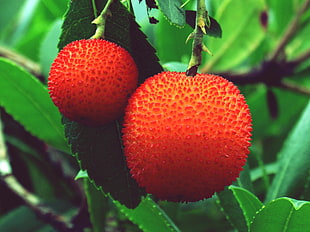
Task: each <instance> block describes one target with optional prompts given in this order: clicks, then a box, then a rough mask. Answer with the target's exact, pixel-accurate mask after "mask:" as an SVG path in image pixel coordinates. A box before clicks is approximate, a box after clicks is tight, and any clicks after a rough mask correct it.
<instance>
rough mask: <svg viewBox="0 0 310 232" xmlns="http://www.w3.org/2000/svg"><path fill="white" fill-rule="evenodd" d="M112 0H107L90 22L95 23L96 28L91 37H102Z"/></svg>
mask: <svg viewBox="0 0 310 232" xmlns="http://www.w3.org/2000/svg"><path fill="white" fill-rule="evenodd" d="M113 1H114V0H108V1H107V3H106V5H105V6H104V8H103V10H102V11H101V13H100V15H99V16H98V17H97V18H95V19H94V20H93V21H92V23H93V24H96V25H97V30H96V32H95V34H94V35H93V36H92V37H91V39H100V38H102V39H103V38H104V31H105V23H106V19H107V17H108V16H110V15H111V12H110V11H109V7H110V5H111V4H112V3H113Z"/></svg>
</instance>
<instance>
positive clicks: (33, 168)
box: [0, 0, 310, 232]
mask: <svg viewBox="0 0 310 232" xmlns="http://www.w3.org/2000/svg"><path fill="white" fill-rule="evenodd" d="M128 2H129V3H130V4H129V7H128V9H130V8H131V7H130V6H131V4H132V5H133V6H134V13H135V17H136V20H137V21H139V23H140V24H141V26H142V27H141V29H140V28H139V26H138V24H137V23H136V21H135V18H134V16H133V14H131V13H130V12H129V11H128V9H127V8H126V7H125V6H124V5H122V4H121V3H120V2H119V1H114V3H113V4H112V5H111V8H110V10H111V14H112V16H110V17H109V18H108V20H107V25H106V32H105V36H106V38H107V39H109V40H111V41H113V42H116V43H118V44H120V45H121V46H123V47H125V48H126V49H127V50H128V51H130V53H131V54H132V55H133V57H134V59H135V61H136V62H137V64H138V67H139V71H140V76H139V82H140V83H142V82H143V81H144V80H145V78H147V77H149V76H151V75H153V74H155V73H158V72H160V71H161V70H162V67H164V68H167V69H169V70H172V71H185V70H186V66H187V62H188V60H189V56H190V49H191V47H190V46H189V45H186V44H185V43H184V42H185V40H186V38H187V36H188V34H189V33H190V32H191V31H192V27H194V25H195V11H194V10H195V5H196V1H190V2H189V4H188V5H187V6H186V7H184V8H180V6H181V5H182V3H183V2H181V1H180V0H169V1H167V0H145V1H143V0H139V1H132V2H130V1H127V3H128ZM307 2H309V1H307V0H296V1H290V0H286V1H282V2H281V3H280V2H278V1H277V0H267V1H263V0H260V1H257V0H250V1H248V2H247V4H244V1H242V0H234V1H232V0H225V1H221V2H219V1H216V0H210V1H208V10H209V14H210V15H212V16H213V17H214V18H215V19H216V21H215V20H214V19H213V18H211V28H210V30H209V31H208V35H210V36H211V37H207V38H206V41H205V42H206V43H207V46H208V48H209V49H210V50H211V51H212V52H213V54H214V55H213V56H208V55H207V56H205V59H204V63H203V65H202V67H201V71H203V72H213V73H219V72H220V73H235V72H244V71H248V70H252V69H253V68H254V67H256V66H257V65H260V64H262V63H264V62H265V61H266V60H265V57H268V56H269V55H270V54H272V53H273V51H274V50H275V49H276V48H277V46H278V44H279V43H281V39H282V38H283V35H284V34H285V31H286V28H289V26H290V25H291V22H292V21H293V20H294V17H295V15H296V12H297V11H298V9H299V8H300V7H301V6H302V5H303V4H306V3H307ZM23 3H24V5H23V4H22V5H21V4H20V0H13V1H10V4H11V5H3V7H2V9H1V12H2V11H3V14H1V15H2V16H1V17H3V18H4V19H5V20H0V39H1V44H4V45H5V46H6V47H9V48H12V49H14V50H16V51H17V52H18V53H20V54H22V55H23V56H25V57H26V59H27V61H28V59H32V60H34V61H36V62H38V63H39V64H40V67H41V69H42V72H43V74H42V76H43V78H41V81H39V80H38V79H37V77H35V76H33V75H32V74H31V73H30V72H29V70H25V69H24V68H22V67H20V66H25V65H24V63H22V62H21V63H18V64H16V63H14V62H12V61H10V60H9V59H8V58H0V88H1V91H0V106H1V107H3V108H4V110H5V112H6V113H8V114H9V115H8V114H6V113H4V111H3V110H2V114H1V119H2V120H3V122H4V133H5V137H6V141H7V146H8V147H9V149H8V153H9V155H10V157H11V159H12V166H13V173H14V175H16V176H22V177H23V178H20V181H21V182H22V183H24V184H25V185H26V186H27V187H28V188H29V189H30V190H31V191H32V192H33V193H35V194H36V195H38V196H39V197H41V198H42V199H43V200H44V202H48V204H49V205H50V207H52V208H53V209H54V210H56V211H57V212H59V213H61V214H63V215H65V216H66V217H69V218H70V217H72V214H74V213H76V212H77V211H79V212H80V214H79V215H78V216H79V217H83V218H84V221H86V222H84V224H85V225H83V226H84V227H92V228H93V230H94V231H103V230H104V229H105V228H106V227H107V226H108V227H112V228H115V227H117V226H119V227H125V228H127V229H129V228H130V229H131V230H134V231H136V230H139V229H138V228H137V227H133V226H132V225H131V224H130V223H129V222H128V221H125V220H124V219H122V216H121V215H125V216H126V218H127V219H129V220H130V221H132V222H133V223H135V224H136V225H138V227H139V228H140V229H142V230H144V231H179V229H178V228H177V226H178V227H179V228H180V229H181V231H214V230H216V231H226V230H227V231H228V230H230V229H231V228H232V227H233V228H235V229H237V230H238V231H255V232H256V231H267V230H268V231H275V232H276V231H283V230H284V231H296V230H298V229H299V228H303V229H304V231H307V228H310V226H309V222H308V220H307V219H308V218H309V215H310V206H309V204H310V203H309V199H310V195H309V194H310V192H309V175H310V172H309V167H310V162H309V159H308V155H309V153H310V147H309V144H310V141H309V140H310V139H309V136H308V134H309V132H310V126H309V125H310V123H309V117H310V102H309V98H308V97H307V96H304V95H300V94H298V93H294V92H291V91H290V90H284V89H279V88H275V87H272V91H273V92H274V95H273V97H275V98H274V99H273V101H276V102H277V108H278V111H279V114H278V116H277V118H276V119H272V118H271V117H270V116H269V114H268V113H269V112H268V107H267V106H268V100H267V101H266V100H265V97H266V96H267V93H268V92H269V91H270V89H271V87H270V86H268V85H266V84H264V83H263V84H260V83H258V84H255V85H253V84H251V85H245V86H241V87H240V88H241V90H242V92H243V93H244V94H245V96H246V99H247V102H248V104H249V106H250V109H251V113H252V116H253V141H252V144H253V145H252V148H251V154H250V156H249V160H248V165H247V166H246V168H245V169H244V171H243V172H242V173H241V176H240V178H239V179H238V181H237V182H236V183H234V184H233V185H232V186H230V187H229V188H227V189H225V190H224V191H223V192H221V193H218V194H217V195H216V196H214V197H213V198H211V199H207V200H204V201H200V202H197V203H191V204H178V203H169V202H161V201H159V202H157V203H155V202H154V200H152V198H151V197H150V196H146V195H145V192H144V190H143V189H141V188H139V187H138V186H137V184H136V183H135V181H134V180H133V179H132V178H131V177H130V175H129V172H128V169H127V167H126V165H125V162H124V156H123V151H122V144H121V139H120V136H121V135H120V127H121V119H120V120H118V121H115V122H114V123H112V124H110V125H106V126H104V127H99V128H89V127H85V126H83V125H80V124H78V123H75V122H72V121H69V120H68V119H66V118H63V119H62V120H61V115H60V114H59V113H58V110H57V108H56V107H55V106H54V105H53V103H52V102H51V100H50V99H49V96H48V93H47V89H46V77H47V75H48V69H49V66H50V64H51V62H52V60H53V58H54V57H55V55H56V54H57V51H58V49H61V48H62V47H63V46H65V45H66V44H68V43H69V42H71V41H73V40H77V39H84V38H89V37H90V36H91V35H92V34H93V33H94V31H95V29H96V28H95V26H94V25H91V24H90V22H91V21H92V20H93V19H94V18H95V15H94V12H97V13H99V12H100V10H101V9H102V8H103V6H104V5H105V3H106V0H101V1H99V0H96V1H90V0H80V1H71V3H70V4H69V6H68V9H67V6H66V4H64V1H60V0H48V1H47V0H46V1H41V2H39V1H23ZM93 4H95V5H93ZM29 9H30V10H29ZM66 9H67V12H66V14H65V17H64V20H60V19H61V18H62V16H63V14H64V12H65V10H66ZM185 9H188V10H185ZM16 11H20V14H17V15H15V14H14V13H12V12H16ZM151 11H152V13H153V11H158V12H157V13H159V12H160V14H157V13H155V14H156V21H159V22H158V23H157V24H155V25H153V24H150V23H149V17H150V16H149V14H150V13H151ZM141 12H143V13H141ZM271 12H272V14H273V16H274V17H273V18H271V17H268V16H269V15H270V14H271ZM309 16H310V10H307V11H305V12H304V14H303V17H301V18H300V21H301V22H300V24H299V28H298V30H296V31H295V34H294V37H293V38H292V39H291V40H289V41H288V42H287V44H286V46H285V49H284V51H283V54H281V55H282V56H284V57H285V59H287V60H289V61H294V60H295V59H297V58H298V57H299V55H300V54H303V53H305V52H307V51H309V49H310V42H309V41H308V40H307V39H306V38H307V35H308V34H309V33H310V26H309V25H308V24H306V23H305V22H307V20H308V19H309ZM264 17H266V18H264ZM265 21H267V23H266V22H265ZM1 22H16V23H15V24H10V23H8V24H3V23H2V24H1ZM217 22H219V24H220V25H221V26H219V24H218V23H217ZM9 25H16V28H12V27H11V26H9ZM46 25H48V26H49V28H50V29H49V30H48V31H47V30H46V28H47V26H46ZM60 27H61V28H60ZM180 28H181V29H180ZM221 29H222V31H223V35H222V34H221ZM142 31H143V32H145V33H146V34H147V35H148V40H147V39H146V36H145V35H144V33H143V32H142ZM217 37H222V39H218V38H217ZM58 38H60V39H59V43H58ZM57 43H58V45H57ZM150 43H151V44H152V45H153V47H155V48H156V52H157V55H158V57H159V59H158V58H157V56H156V55H155V50H154V49H153V47H152V46H151V45H150ZM29 44H31V46H29ZM37 44H40V47H36V48H35V49H33V47H35V46H36V45H37ZM57 46H58V49H57V48H56V47H57ZM26 68H27V67H26ZM30 69H31V68H30ZM32 71H33V70H32ZM309 74H310V69H309V60H306V62H303V63H302V64H300V65H298V66H297V68H296V70H293V72H291V73H290V75H291V76H287V77H288V78H289V79H290V80H291V81H293V82H295V83H297V84H299V85H301V86H302V87H304V88H307V87H310V81H309V78H308V77H309ZM42 76H41V77H42ZM270 76H271V78H272V75H270ZM249 82H250V81H249ZM244 83H246V81H244ZM30 89H31V91H29V90H30ZM270 99H271V98H270V97H269V103H270V101H271V100H270ZM275 99H276V100H275ZM269 105H270V104H269ZM271 105H272V104H271ZM273 105H274V104H273ZM290 106H294V107H293V108H291V107H290ZM269 108H270V107H269ZM271 108H272V107H271ZM10 115H11V116H13V118H14V120H13V119H12V118H11V116H10ZM61 121H62V122H63V124H64V127H65V128H63V125H62V124H61ZM17 122H18V123H17ZM19 124H20V125H22V126H17V125H19ZM21 131H23V133H30V134H26V135H25V136H23V137H21V136H20V135H19V134H20V133H21ZM31 136H34V137H33V139H35V140H36V143H31V142H29V141H28V140H27V139H26V137H31ZM65 137H67V141H66V140H65ZM37 138H38V139H39V140H37ZM43 142H44V143H45V144H48V145H49V146H51V147H54V148H57V149H58V150H59V151H62V152H63V153H70V148H71V151H72V153H73V155H74V156H76V158H77V160H78V163H79V166H77V165H75V162H74V160H73V159H71V158H70V156H66V155H62V156H60V157H61V158H60V159H61V162H62V163H65V164H67V165H69V166H70V168H69V169H68V168H65V167H63V166H64V165H59V163H58V162H55V157H58V156H57V153H56V152H55V151H53V150H52V151H50V150H46V149H44V146H43ZM67 142H69V144H70V147H69V146H68V144H67ZM38 144H39V145H38ZM0 158H1V157H0ZM15 160H19V162H14V161H15ZM21 161H22V162H24V163H25V164H24V165H21V164H20V162H21ZM71 168H73V170H74V171H76V172H78V170H79V168H81V169H83V170H87V172H80V173H79V175H78V178H80V179H83V181H84V186H83V190H84V191H85V196H86V200H87V206H88V209H87V210H86V211H87V212H88V213H86V214H83V212H84V213H85V209H84V210H83V207H80V206H79V204H78V203H77V202H76V201H79V200H81V198H82V196H80V195H79V194H77V193H76V188H78V187H77V186H76V185H74V184H72V183H71V184H69V185H68V183H67V181H66V177H67V175H64V173H62V171H60V170H67V171H68V170H71ZM25 173H27V175H25ZM25 176H26V177H25ZM69 176H70V175H69ZM71 178H72V175H71ZM89 179H90V180H91V182H90V181H89ZM57 182H58V183H57ZM42 183H44V184H42ZM93 184H94V185H93ZM237 186H238V187H237ZM2 188H3V189H4V190H5V188H4V187H3V186H1V185H0V191H1V192H2ZM98 189H100V191H98ZM4 190H3V191H4ZM5 191H7V190H5ZM8 195H9V194H8ZM111 197H112V198H111ZM3 199H4V198H2V199H1V201H0V202H1V204H0V213H1V215H0V216H1V217H0V230H1V231H2V230H3V231H19V230H18V228H15V225H20V223H22V221H23V220H27V221H28V223H27V226H28V227H27V228H26V227H23V228H22V231H34V230H37V231H39V230H40V231H51V228H50V226H48V225H46V224H45V223H43V222H42V221H37V220H36V219H35V216H34V215H33V214H30V212H31V210H29V208H25V207H23V206H20V207H16V205H14V206H6V205H5V204H4V203H2V202H4V200H3ZM77 199H78V200H77ZM295 199H301V200H295ZM51 200H52V201H51ZM302 200H303V201H302ZM55 201H57V202H60V204H55ZM2 205H5V206H2ZM18 205H20V203H18ZM218 206H219V207H218ZM14 207H15V208H14ZM6 208H7V209H6ZM9 210H10V211H9ZM8 211H9V214H7V215H6V214H5V213H7V212H8ZM221 211H222V212H221ZM223 215H224V216H223ZM115 216H117V217H118V219H113V222H116V225H110V224H109V223H108V221H107V220H106V219H110V220H111V218H113V217H115ZM85 218H87V219H85ZM17 219H19V220H20V221H19V223H16V221H17ZM226 219H227V220H226ZM29 221H30V222H31V223H29ZM73 221H74V220H73ZM82 221H83V220H82ZM124 221H125V225H122V223H124ZM228 221H229V222H230V224H229V223H228ZM73 223H74V222H73ZM176 225H177V226H176ZM80 226H81V227H83V226H82V225H80ZM131 226H132V227H131ZM39 228H40V229H39ZM283 228H284V229H283Z"/></svg>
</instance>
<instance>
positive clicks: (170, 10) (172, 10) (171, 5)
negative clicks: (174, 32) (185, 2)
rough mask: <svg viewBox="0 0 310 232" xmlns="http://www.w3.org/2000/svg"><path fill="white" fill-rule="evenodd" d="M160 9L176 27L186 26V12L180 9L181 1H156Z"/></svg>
mask: <svg viewBox="0 0 310 232" xmlns="http://www.w3.org/2000/svg"><path fill="white" fill-rule="evenodd" d="M155 1H156V2H157V5H158V7H159V9H160V10H161V11H162V13H163V14H164V15H165V17H166V18H167V19H168V21H169V22H170V23H172V24H174V25H176V26H179V27H183V26H184V25H185V21H186V20H185V11H184V9H183V8H180V6H181V5H182V2H181V1H180V0H155Z"/></svg>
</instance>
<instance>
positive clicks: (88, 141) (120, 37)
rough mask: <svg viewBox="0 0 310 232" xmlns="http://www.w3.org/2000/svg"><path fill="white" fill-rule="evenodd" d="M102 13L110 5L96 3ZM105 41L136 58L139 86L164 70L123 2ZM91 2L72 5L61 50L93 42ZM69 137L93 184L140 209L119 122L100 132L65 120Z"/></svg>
mask: <svg viewBox="0 0 310 232" xmlns="http://www.w3.org/2000/svg"><path fill="white" fill-rule="evenodd" d="M96 3H97V7H98V12H100V10H101V9H102V8H103V6H104V4H105V3H106V1H96ZM109 9H110V11H111V15H112V16H110V17H108V18H107V22H106V30H105V38H106V39H107V40H110V41H112V42H115V43H117V44H119V45H121V46H122V47H124V48H125V49H127V50H128V51H129V52H131V54H132V56H133V57H134V59H135V61H136V63H137V66H138V69H139V82H140V83H142V82H143V81H144V80H145V78H147V77H149V76H151V75H154V74H155V73H158V72H160V71H161V70H162V68H161V66H160V65H159V63H158V58H157V57H156V55H155V50H154V49H153V48H152V47H151V45H150V44H149V43H148V42H147V40H146V37H145V35H144V34H143V33H142V32H141V31H140V29H139V26H138V25H137V24H136V22H135V21H134V18H133V16H132V15H131V14H130V13H129V12H128V11H127V9H126V8H125V7H124V6H123V5H122V4H121V3H120V2H119V1H114V2H113V3H112V5H111V6H110V8H109ZM93 19H94V13H93V8H92V5H91V1H88V0H80V1H72V2H71V4H70V7H69V9H68V11H67V14H66V16H65V21H64V23H63V30H62V34H61V37H60V43H59V45H58V46H59V48H62V47H63V46H65V45H66V44H68V43H70V42H71V41H73V40H77V39H83V38H90V37H91V36H92V35H93V34H94V32H95V27H94V26H93V25H91V24H90V23H91V21H92V20H93ZM63 123H64V125H65V131H66V133H65V134H66V136H67V138H68V141H69V144H71V148H72V152H73V153H74V154H76V157H77V159H78V160H79V162H80V165H81V168H82V169H83V170H87V172H88V175H89V177H90V179H91V180H93V181H94V182H95V184H96V186H98V187H99V188H102V189H103V191H104V192H105V193H106V194H108V193H110V195H111V196H112V197H113V198H114V199H115V200H118V201H120V202H121V203H122V204H125V205H126V206H127V207H129V208H134V207H136V206H137V205H138V204H139V202H140V198H141V196H143V195H144V194H145V193H144V190H143V189H141V188H139V187H138V185H137V183H136V182H135V180H134V179H132V178H131V175H130V174H129V170H128V168H127V166H126V162H125V157H124V155H123V150H122V141H121V137H120V134H121V131H120V130H121V129H120V124H119V122H118V121H115V122H113V123H111V124H109V125H105V126H102V127H98V128H90V127H86V126H83V125H80V124H78V123H76V122H72V121H70V120H68V119H66V118H65V119H64V120H63Z"/></svg>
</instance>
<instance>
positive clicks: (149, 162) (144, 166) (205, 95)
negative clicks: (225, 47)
mask: <svg viewBox="0 0 310 232" xmlns="http://www.w3.org/2000/svg"><path fill="white" fill-rule="evenodd" d="M124 120H125V121H124V128H123V133H124V135H123V142H124V146H125V149H124V151H125V155H126V157H127V163H128V167H129V168H130V172H131V174H132V176H133V178H134V179H136V181H137V182H138V184H139V185H140V186H141V187H144V188H145V189H146V191H147V192H148V193H152V194H154V195H155V196H157V197H158V198H159V199H161V200H170V201H182V202H183V201H184V202H190V201H198V200H201V199H204V198H208V197H211V196H212V195H213V194H214V192H218V191H221V190H223V188H224V186H227V185H230V184H231V183H232V182H233V181H234V180H236V178H237V177H238V176H239V173H240V171H241V170H242V166H243V165H244V164H245V162H246V158H247V155H248V153H249V149H248V148H249V146H250V143H249V141H250V136H251V130H252V129H251V115H250V111H249V109H248V106H247V105H246V103H245V99H244V97H243V95H241V94H240V91H239V90H238V88H237V87H236V86H234V85H233V84H232V83H231V82H229V81H227V80H226V79H224V78H222V77H219V76H215V75H209V74H197V75H196V76H195V77H188V76H186V75H185V73H177V72H163V73H160V74H158V75H155V76H153V77H151V78H149V79H147V80H146V81H145V83H144V84H142V85H141V86H140V87H139V88H138V89H137V90H136V91H135V92H134V93H133V95H132V96H131V97H130V99H129V101H128V105H127V108H126V113H125V119H124Z"/></svg>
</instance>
